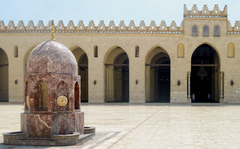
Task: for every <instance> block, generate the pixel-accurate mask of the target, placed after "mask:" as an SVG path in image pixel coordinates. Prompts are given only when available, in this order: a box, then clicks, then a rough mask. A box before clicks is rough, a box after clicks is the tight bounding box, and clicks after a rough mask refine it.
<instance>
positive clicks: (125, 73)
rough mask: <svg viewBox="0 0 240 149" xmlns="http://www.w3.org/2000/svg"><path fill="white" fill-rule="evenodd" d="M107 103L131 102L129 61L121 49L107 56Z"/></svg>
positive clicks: (109, 52) (110, 52)
mask: <svg viewBox="0 0 240 149" xmlns="http://www.w3.org/2000/svg"><path fill="white" fill-rule="evenodd" d="M105 76H106V77H105V83H106V84H105V91H106V92H105V101H106V102H129V59H128V55H127V53H126V52H125V51H124V50H123V49H122V48H121V47H114V48H112V49H111V50H109V51H108V52H107V54H106V56H105Z"/></svg>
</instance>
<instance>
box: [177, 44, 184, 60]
mask: <svg viewBox="0 0 240 149" xmlns="http://www.w3.org/2000/svg"><path fill="white" fill-rule="evenodd" d="M177 57H178V58H184V45H183V44H182V43H180V44H178V47H177Z"/></svg>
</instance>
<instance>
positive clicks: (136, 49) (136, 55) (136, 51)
mask: <svg viewBox="0 0 240 149" xmlns="http://www.w3.org/2000/svg"><path fill="white" fill-rule="evenodd" d="M135 57H139V46H136V47H135Z"/></svg>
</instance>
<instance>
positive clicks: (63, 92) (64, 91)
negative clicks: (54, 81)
mask: <svg viewBox="0 0 240 149" xmlns="http://www.w3.org/2000/svg"><path fill="white" fill-rule="evenodd" d="M59 96H65V97H66V98H67V99H69V87H68V85H67V83H66V82H64V81H61V82H59V83H58V86H57V98H58V97H59ZM56 102H57V101H56ZM56 110H57V111H65V110H66V111H67V110H69V102H67V104H66V105H65V106H59V105H56Z"/></svg>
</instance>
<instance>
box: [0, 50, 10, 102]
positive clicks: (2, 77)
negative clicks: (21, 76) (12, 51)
mask: <svg viewBox="0 0 240 149" xmlns="http://www.w3.org/2000/svg"><path fill="white" fill-rule="evenodd" d="M0 101H1V102H8V57H7V54H6V53H5V52H4V51H3V49H1V48H0Z"/></svg>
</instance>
